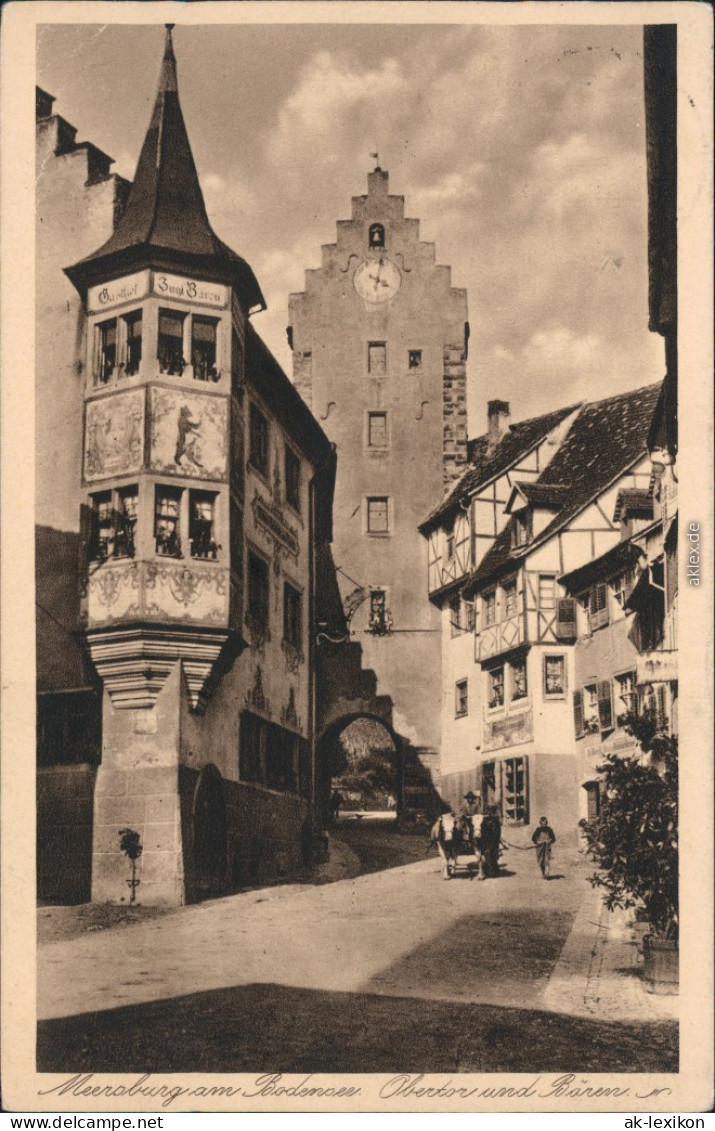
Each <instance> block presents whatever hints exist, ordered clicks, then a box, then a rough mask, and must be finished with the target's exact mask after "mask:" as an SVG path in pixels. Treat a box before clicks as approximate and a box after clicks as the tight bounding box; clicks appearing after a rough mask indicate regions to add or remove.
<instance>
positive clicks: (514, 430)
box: [418, 403, 582, 534]
mask: <svg viewBox="0 0 715 1131" xmlns="http://www.w3.org/2000/svg"><path fill="white" fill-rule="evenodd" d="M580 407H582V406H581V403H577V404H572V405H568V406H567V407H566V408H560V409H556V410H555V411H554V412H549V413H545V414H544V415H543V416H534V417H531V418H530V419H528V420H522V421H520V422H519V423H517V424H512V425H511V427H510V428H509V431H508V432H507V433H506V434H505V435H504V436H502V438H501V440H500V441H499V443H498V444H497V446H496V447H495V448H494V449H491V447H490V443H489V435H488V433H485V434H484V435H483V436H478V437H477V438H476V439H475V440H470V441H469V447H470V451H471V453H472V460H471V463H470V465H469V467H467V468H466V469H465V471H464V472H463V473H462V475H461V476H460V478H459V479H458V480H457V482H456V483H455V484H454V485H453V486H452V487H451V489H450V491H449V492H448V494H447V495H446V496H445V497H444V498H443V499H442V501H441V502H440V503H439V504H438V506H436V507H435V508H434V509H433V510H432V511H431V512H430V513H429V515H428V516H427V518H426V519H424V520H423V521H422V522H421V523H420V525H419V527H418V529H419V531H420V533H422V534H427V533H428V532H429V531H430V530H431V529H433V528H434V527H435V526H437V525H438V524H439V522H440V520H441V519H443V518H445V517H446V516H447V515H448V514H450V513H451V512H452V511H454V510H456V508H457V507H458V505H459V503H460V501H461V500H462V499H466V498H468V497H469V496H471V495H473V494H474V493H475V492H476V491H478V490H483V489H484V488H485V487H488V486H489V484H490V483H492V482H493V481H494V480H495V479H498V478H499V476H500V475H503V474H504V473H505V472H507V471H509V470H510V469H511V468H512V467H514V466H515V465H516V464H518V463H519V461H520V460H522V459H524V458H525V457H526V456H528V455H529V454H530V453H531V452H532V451H533V450H534V448H535V447H536V446H537V445H538V444H539V443H540V442H541V441H543V440H544V439H545V438H546V437H547V436H548V434H549V433H550V432H552V431H553V430H554V428H557V427H558V425H559V424H561V423H562V422H563V421H564V420H565V419H566V418H567V417H568V416H570V415H571V414H572V413H574V412H576V410H577V409H579V408H580Z"/></svg>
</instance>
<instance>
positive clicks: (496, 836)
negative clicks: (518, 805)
mask: <svg viewBox="0 0 715 1131" xmlns="http://www.w3.org/2000/svg"><path fill="white" fill-rule="evenodd" d="M500 844H501V821H500V820H499V813H498V810H497V807H496V805H490V806H489V808H488V809H487V812H486V816H485V817H484V820H483V821H482V857H483V861H484V863H483V868H484V875H485V876H496V875H498V874H499V845H500Z"/></svg>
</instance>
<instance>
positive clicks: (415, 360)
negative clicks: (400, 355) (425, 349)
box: [407, 350, 422, 369]
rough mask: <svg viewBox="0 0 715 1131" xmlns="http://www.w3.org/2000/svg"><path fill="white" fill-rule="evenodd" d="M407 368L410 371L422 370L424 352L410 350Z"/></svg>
mask: <svg viewBox="0 0 715 1131" xmlns="http://www.w3.org/2000/svg"><path fill="white" fill-rule="evenodd" d="M407 368H408V369H421V368H422V350H408V351H407Z"/></svg>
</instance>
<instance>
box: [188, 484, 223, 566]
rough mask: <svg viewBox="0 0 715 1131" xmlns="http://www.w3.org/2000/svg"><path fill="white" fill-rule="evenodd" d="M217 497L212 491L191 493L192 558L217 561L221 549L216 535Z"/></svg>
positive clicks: (190, 538) (190, 541)
mask: <svg viewBox="0 0 715 1131" xmlns="http://www.w3.org/2000/svg"><path fill="white" fill-rule="evenodd" d="M215 511H216V495H215V494H214V493H213V492H211V491H189V543H190V545H191V557H192V558H212V559H213V560H214V561H216V558H217V557H218V551H219V550H220V549H221V547H220V546H219V545H218V543H217V542H216V535H215Z"/></svg>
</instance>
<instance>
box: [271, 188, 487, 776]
mask: <svg viewBox="0 0 715 1131" xmlns="http://www.w3.org/2000/svg"><path fill="white" fill-rule="evenodd" d="M290 323H291V325H290V326H289V329H288V336H289V341H290V344H291V347H292V349H293V376H294V381H295V384H296V387H297V388H298V390H299V391H300V393H301V395H302V396H303V398H304V399H305V400H306V402H307V403H308V404H309V405H310V407H311V408H312V410H313V413H314V415H315V416H316V417H317V418H318V420H319V421H320V423H321V425H322V427H323V428H324V429H325V431H326V432H327V434H328V436H329V437H330V439H331V440H332V441H333V442H334V443H335V444H336V445H337V450H338V477H337V489H336V496H335V511H334V532H335V533H334V539H335V540H334V552H335V561H336V564H337V565H338V566H339V568H340V570H341V572H340V574H339V578H340V583H341V586H342V593H343V598H344V600H345V601H346V604H347V606H348V608H355V610H356V611H355V613H354V615H353V619H352V629H353V631H354V632H355V634H356V637H357V639H358V640H359V641H360V643H361V644H362V646H363V650H364V656H365V663H366V665H369V666H370V667H371V668H374V669H375V671H376V672H377V674H378V678H379V681H380V687H381V689H382V690H384V692H385V693H387V694H389V695H390V696H391V697H392V699H393V701H394V705H395V715H394V719H395V727H396V729H397V730H398V731H401V732H402V733H403V734H404V735H405V737H407V738H408V739H410V741H411V742H412V743H413V744H414V745H416V746H417V747H419V748H422V751H423V752H424V756H425V761H426V762H427V763H429V762H430V759H429V751H430V750H436V749H438V747H439V740H440V735H439V718H440V709H441V702H440V700H441V676H440V663H441V661H440V621H439V615H438V612H437V610H436V609H434V608H433V607H432V606H431V605H430V604H429V602H428V600H427V591H426V581H425V579H426V576H427V562H426V558H425V543H424V539H422V538H421V537H420V535H419V533H418V530H417V526H418V523H419V522H420V521H421V519H423V518H424V516H425V514H427V513H428V511H429V510H430V508H431V507H433V506H434V505H435V502H436V501H438V500H439V499H440V498H441V496H442V493H443V492H444V490H445V488H446V487H448V486H449V484H450V483H451V482H452V481H453V480H454V479H455V478H456V477H457V476H458V475H459V473H460V472H461V470H462V468H463V467H464V465H465V463H466V457H467V415H466V355H467V338H468V324H467V295H466V291H464V290H460V289H457V288H455V287H452V285H451V278H450V268H449V267H445V266H438V265H437V263H436V261H435V246H434V244H432V243H425V242H423V241H421V240H420V238H419V221H418V220H411V219H406V218H405V205H404V198H403V197H402V196H394V195H391V194H390V192H389V185H388V174H387V173H386V172H384V171H383V170H382V169H380V168H379V167H378V168H376V169H375V170H374V172H372V173H370V174H369V175H368V191H367V195H366V196H358V197H354V198H353V201H352V219H350V220H340V221H338V224H337V240H336V242H335V243H334V244H328V245H327V246H324V247H323V249H322V266H321V267H320V268H318V269H317V270H309V271H307V272H306V281H305V291H304V292H302V293H301V294H295V295H292V296H291V300H290Z"/></svg>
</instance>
